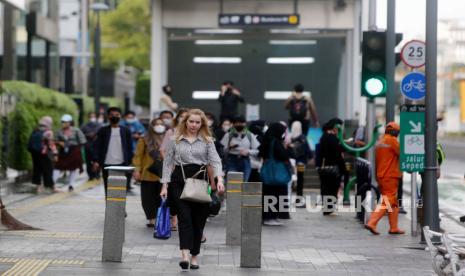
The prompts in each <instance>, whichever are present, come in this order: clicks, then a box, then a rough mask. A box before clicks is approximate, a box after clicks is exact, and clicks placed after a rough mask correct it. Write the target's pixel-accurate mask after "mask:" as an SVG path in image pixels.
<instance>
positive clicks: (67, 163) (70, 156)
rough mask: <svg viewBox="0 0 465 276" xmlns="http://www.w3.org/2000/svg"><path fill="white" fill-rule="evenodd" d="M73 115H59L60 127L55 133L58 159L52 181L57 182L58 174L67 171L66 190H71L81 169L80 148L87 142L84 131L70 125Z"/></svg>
mask: <svg viewBox="0 0 465 276" xmlns="http://www.w3.org/2000/svg"><path fill="white" fill-rule="evenodd" d="M72 123H73V117H72V116H71V115H69V114H65V115H63V116H62V117H61V129H59V130H58V132H57V134H56V144H57V146H58V161H57V162H56V164H55V170H54V171H53V181H54V183H56V182H57V180H58V178H59V177H60V174H61V173H62V172H64V171H68V172H69V175H68V179H67V181H66V183H68V191H70V192H71V191H73V190H74V187H73V185H74V184H75V181H76V179H77V177H78V176H79V173H81V172H82V171H83V167H82V164H83V159H82V154H81V148H82V147H83V146H84V145H85V144H86V143H87V139H86V137H85V136H84V133H82V131H81V130H80V129H79V128H77V127H73V126H72Z"/></svg>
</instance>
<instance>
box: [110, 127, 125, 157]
mask: <svg viewBox="0 0 465 276" xmlns="http://www.w3.org/2000/svg"><path fill="white" fill-rule="evenodd" d="M122 163H124V153H123V146H122V143H121V134H120V128H119V127H112V128H111V136H110V142H109V145H108V151H107V156H106V157H105V165H119V164H122Z"/></svg>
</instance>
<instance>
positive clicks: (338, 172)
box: [28, 81, 403, 269]
mask: <svg viewBox="0 0 465 276" xmlns="http://www.w3.org/2000/svg"><path fill="white" fill-rule="evenodd" d="M172 91H173V90H172V88H171V86H169V85H166V86H164V87H163V92H164V95H163V97H162V104H163V106H164V108H165V109H164V110H162V111H161V112H160V113H159V114H158V116H157V117H156V118H154V119H152V120H151V121H150V122H149V124H148V126H147V127H144V125H143V124H142V123H141V122H140V121H139V120H138V119H137V116H136V114H135V112H132V111H128V112H126V113H125V114H124V116H123V114H122V111H121V110H120V109H119V108H117V107H111V108H109V109H108V110H107V112H106V114H105V115H106V116H105V118H104V117H103V116H102V114H96V113H93V112H92V113H89V114H88V122H87V123H85V124H84V125H83V126H82V127H81V128H77V127H74V123H73V122H74V120H73V118H72V116H71V115H68V114H65V115H63V116H62V117H61V128H59V129H58V130H56V131H53V129H52V125H53V122H52V119H51V117H48V116H44V117H42V118H41V119H40V120H39V122H38V126H37V128H36V129H35V130H34V131H33V133H32V134H31V137H30V141H29V146H28V148H29V150H30V152H31V155H32V160H33V168H34V169H33V179H32V182H33V183H34V184H36V185H38V191H39V192H40V191H42V190H43V189H44V187H45V188H48V189H51V190H52V191H54V192H57V191H59V190H58V189H57V188H56V187H55V183H56V182H57V180H58V179H59V177H60V176H62V174H63V173H66V176H67V178H66V179H67V180H66V181H65V183H66V184H67V185H68V190H69V191H72V190H73V184H74V183H75V181H76V178H77V176H78V175H79V173H81V172H83V169H84V168H83V164H85V165H86V171H87V174H88V177H89V179H90V180H94V179H100V177H102V178H103V184H104V187H105V194H106V191H107V181H108V172H107V171H106V170H105V168H106V167H108V166H134V172H133V173H132V175H131V174H127V175H126V179H127V190H128V191H130V190H131V189H132V186H131V182H132V181H135V182H136V183H140V194H141V202H142V209H143V211H144V214H145V217H146V219H147V222H146V226H147V227H150V228H153V227H154V226H155V225H156V222H157V221H156V220H157V211H158V208H159V207H160V206H161V203H162V201H163V200H166V201H167V202H168V205H169V206H170V216H171V225H170V227H171V230H172V231H176V230H177V231H179V240H180V249H181V262H180V266H181V267H182V268H183V269H187V268H190V269H197V268H199V263H198V260H197V256H198V254H199V250H200V244H201V243H202V242H205V241H206V237H205V235H204V234H203V230H204V227H205V223H206V221H207V217H208V216H209V215H212V212H211V210H210V209H211V204H209V203H206V202H199V201H189V200H187V199H185V198H186V195H185V194H184V190H185V187H187V185H188V184H189V183H191V182H192V181H194V182H195V181H196V180H200V181H206V182H209V185H210V187H211V193H212V194H213V195H217V197H218V198H222V193H223V192H224V189H225V188H224V183H223V176H226V175H227V173H228V172H242V173H243V181H244V182H248V181H250V182H262V183H263V191H262V192H263V193H262V194H263V201H264V202H265V201H266V200H267V198H270V197H271V198H276V199H278V202H279V203H280V204H281V203H284V204H285V205H290V204H292V203H293V202H291V195H292V189H291V187H292V185H293V183H294V184H295V188H296V195H297V196H298V197H297V199H296V202H295V204H296V206H298V207H305V206H306V202H305V201H304V197H303V196H304V174H305V170H306V168H307V167H308V166H309V165H312V166H313V165H314V166H316V167H317V168H318V173H319V179H320V185H321V189H320V190H321V204H322V214H323V215H325V216H327V215H331V214H334V212H335V211H336V210H337V198H338V194H339V193H340V189H341V182H342V179H343V177H344V176H346V175H347V171H346V165H345V161H344V148H343V147H342V145H341V144H340V142H339V140H338V137H337V134H338V131H339V129H338V125H342V124H343V121H342V120H341V119H339V118H334V119H331V120H329V121H328V122H327V123H325V124H324V125H323V127H322V136H321V139H320V140H319V143H318V145H317V146H316V147H315V148H311V146H310V144H309V142H308V139H307V133H308V130H309V128H310V127H319V121H318V116H317V112H316V108H315V105H314V103H313V101H312V99H311V97H308V96H305V95H304V87H303V86H302V85H300V84H298V85H296V86H295V87H294V92H293V93H292V95H291V96H290V97H289V98H288V99H287V100H286V102H285V106H284V107H285V108H286V109H288V110H289V121H288V122H287V123H286V122H283V121H281V122H266V121H263V120H257V121H250V122H248V121H247V120H246V119H245V118H244V116H242V115H240V114H239V104H240V103H243V102H244V98H243V97H242V96H241V92H240V90H239V89H238V88H236V87H235V86H234V83H233V82H232V81H225V82H224V83H223V85H222V86H221V92H220V96H219V102H220V107H221V111H220V114H219V116H218V117H216V116H215V115H214V114H212V113H209V112H203V111H202V110H199V109H187V108H180V107H179V106H178V104H177V103H175V102H174V101H173V99H172V98H171V96H172ZM104 121H107V123H104ZM288 123H289V124H288ZM396 130H397V129H396V125H394V124H390V125H388V127H387V129H386V131H387V132H386V136H385V139H384V140H383V141H384V142H382V143H385V144H389V145H390V146H392V147H395V142H394V140H395V139H396V138H395V137H396V136H395V131H396ZM357 133H358V135H357V139H356V143H355V144H356V146H363V145H364V144H365V143H366V141H363V140H364V139H363V137H364V135H362V134H363V133H364V130H360V131H358V132H357ZM382 151H383V152H382ZM377 152H379V153H378V154H379V155H383V156H384V157H380V158H391V159H392V160H394V159H395V158H396V157H395V156H392V157H388V154H387V153H386V152H387V149H379V150H378V151H377ZM397 158H398V157H397ZM391 159H390V160H391ZM392 160H391V161H392ZM388 161H389V160H388ZM391 161H389V162H391ZM392 162H394V161H392ZM378 177H379V178H380V179H381V180H382V181H381V183H380V185H381V187H382V192H383V194H388V195H387V196H388V201H389V203H391V204H394V203H395V202H394V201H396V200H397V198H396V197H394V193H396V192H397V186H396V187H395V188H390V187H391V186H392V185H393V184H392V185H391V184H390V183H394V182H396V181H397V182H398V180H399V179H398V178H399V173H398V172H390V171H386V172H379V171H378ZM281 198H283V199H284V200H283V201H282V200H281ZM335 200H336V201H335ZM265 205H266V204H264V206H265ZM394 208H395V212H394V213H393V215H390V222H391V233H396V234H401V233H403V232H402V231H401V230H399V229H398V228H397V224H396V222H397V221H396V219H394V217H397V214H398V208H397V205H395V204H394ZM377 210H378V209H377ZM373 214H374V215H373V216H372V218H371V219H370V221H369V223H368V224H367V226H366V227H367V229H369V230H370V231H371V232H373V233H377V231H376V222H377V221H378V220H379V219H380V218H381V217H382V215H383V214H384V213H382V211H380V212H378V211H377V212H375V213H373ZM262 216H263V224H264V225H266V226H280V225H283V220H288V219H290V218H291V216H290V213H289V210H288V209H286V210H282V209H281V208H277V209H276V208H271V209H265V207H264V208H263V214H262ZM391 216H392V218H391ZM189 254H190V255H191V256H190V258H189Z"/></svg>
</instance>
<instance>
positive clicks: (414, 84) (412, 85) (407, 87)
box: [402, 80, 426, 93]
mask: <svg viewBox="0 0 465 276" xmlns="http://www.w3.org/2000/svg"><path fill="white" fill-rule="evenodd" d="M425 88H426V84H425V83H424V82H422V81H421V80H418V81H414V80H410V82H409V83H406V84H404V85H403V86H402V89H403V90H404V91H405V92H410V91H412V89H416V90H418V91H420V92H423V93H424V92H425Z"/></svg>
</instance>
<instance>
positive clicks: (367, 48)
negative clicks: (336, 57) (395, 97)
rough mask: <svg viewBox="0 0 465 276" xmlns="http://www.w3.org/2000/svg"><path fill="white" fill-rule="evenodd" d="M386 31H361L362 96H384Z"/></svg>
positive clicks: (385, 84) (385, 85)
mask: <svg viewBox="0 0 465 276" xmlns="http://www.w3.org/2000/svg"><path fill="white" fill-rule="evenodd" d="M386 88H387V83H386V33H385V32H377V31H368V32H363V42H362V96H364V97H369V98H376V97H385V96H386Z"/></svg>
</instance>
